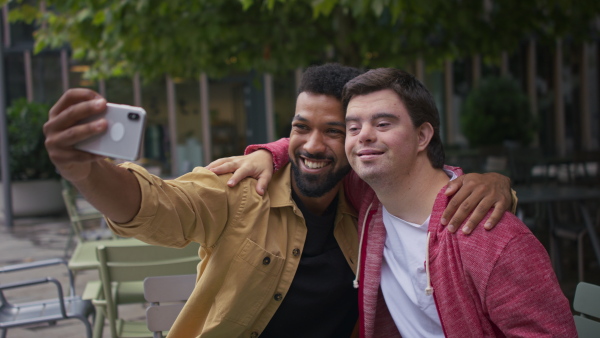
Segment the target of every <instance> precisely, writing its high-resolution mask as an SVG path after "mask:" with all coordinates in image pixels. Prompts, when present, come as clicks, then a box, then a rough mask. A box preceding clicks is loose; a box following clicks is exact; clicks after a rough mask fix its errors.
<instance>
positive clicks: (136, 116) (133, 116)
mask: <svg viewBox="0 0 600 338" xmlns="http://www.w3.org/2000/svg"><path fill="white" fill-rule="evenodd" d="M127 118H128V119H130V120H132V121H137V120H139V119H140V114H138V113H129V114H127Z"/></svg>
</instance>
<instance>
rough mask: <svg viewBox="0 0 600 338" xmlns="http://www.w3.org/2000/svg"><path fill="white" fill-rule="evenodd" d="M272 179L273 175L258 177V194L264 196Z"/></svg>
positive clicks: (265, 174)
mask: <svg viewBox="0 0 600 338" xmlns="http://www.w3.org/2000/svg"><path fill="white" fill-rule="evenodd" d="M271 177H273V174H269V173H264V174H262V175H260V176H259V177H258V182H257V183H256V192H257V193H258V194H259V195H261V196H264V194H265V191H266V190H267V187H268V186H269V182H271Z"/></svg>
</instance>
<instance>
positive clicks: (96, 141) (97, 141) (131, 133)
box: [75, 103, 146, 161]
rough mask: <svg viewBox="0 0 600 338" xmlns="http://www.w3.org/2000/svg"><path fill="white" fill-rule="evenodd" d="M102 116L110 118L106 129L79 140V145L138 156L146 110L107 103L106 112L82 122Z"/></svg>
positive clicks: (115, 154)
mask: <svg viewBox="0 0 600 338" xmlns="http://www.w3.org/2000/svg"><path fill="white" fill-rule="evenodd" d="M100 118H105V119H106V120H107V121H108V128H107V129H106V131H105V132H104V133H102V134H99V135H94V136H92V137H90V138H88V139H85V140H83V141H81V142H79V143H77V144H75V148H77V149H79V150H84V151H87V152H90V153H93V154H97V155H103V156H107V157H112V158H117V159H123V160H128V161H135V160H137V159H138V158H139V157H140V150H141V145H142V139H143V136H144V128H145V125H146V111H145V110H144V109H143V108H141V107H134V106H128V105H124V104H114V103H107V104H106V111H104V113H102V114H98V115H95V116H93V117H92V118H89V119H85V120H84V121H82V123H87V122H91V121H93V120H97V119H100Z"/></svg>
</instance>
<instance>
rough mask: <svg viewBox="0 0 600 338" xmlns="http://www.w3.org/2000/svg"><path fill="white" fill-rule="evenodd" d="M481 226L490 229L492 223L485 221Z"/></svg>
mask: <svg viewBox="0 0 600 338" xmlns="http://www.w3.org/2000/svg"><path fill="white" fill-rule="evenodd" d="M483 227H484V228H486V229H488V230H490V229H491V228H492V223H490V222H487V223H485V224H484V225H483Z"/></svg>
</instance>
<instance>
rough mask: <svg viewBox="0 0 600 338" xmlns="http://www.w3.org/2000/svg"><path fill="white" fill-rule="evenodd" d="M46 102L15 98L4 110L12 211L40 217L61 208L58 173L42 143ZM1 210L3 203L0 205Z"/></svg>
mask: <svg viewBox="0 0 600 338" xmlns="http://www.w3.org/2000/svg"><path fill="white" fill-rule="evenodd" d="M49 110H50V107H49V106H48V105H46V104H41V103H35V102H28V101H27V100H26V99H24V98H21V99H16V100H14V101H13V103H12V105H11V106H10V107H9V108H8V109H7V111H6V115H7V116H6V117H7V121H6V122H7V133H8V149H9V169H10V173H9V174H10V179H11V186H12V203H13V214H14V216H15V217H21V216H41V215H49V214H56V213H59V212H61V211H63V210H64V202H63V200H62V195H61V190H62V189H61V184H60V180H59V178H60V176H59V175H58V173H57V172H56V169H55V167H54V165H53V164H52V162H51V161H50V158H49V157H48V153H47V152H46V148H45V146H44V140H45V138H44V134H43V131H42V127H43V125H44V123H45V122H46V120H47V119H48V111H49ZM2 198H3V196H0V199H2ZM0 208H1V209H4V203H2V204H1V205H0Z"/></svg>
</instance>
